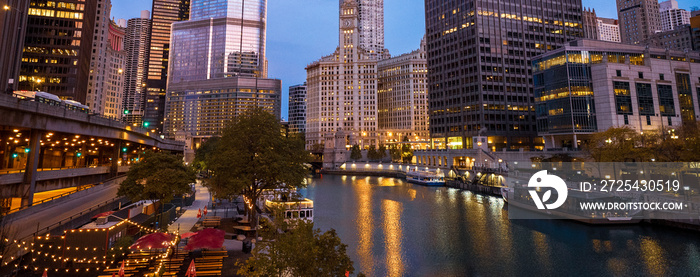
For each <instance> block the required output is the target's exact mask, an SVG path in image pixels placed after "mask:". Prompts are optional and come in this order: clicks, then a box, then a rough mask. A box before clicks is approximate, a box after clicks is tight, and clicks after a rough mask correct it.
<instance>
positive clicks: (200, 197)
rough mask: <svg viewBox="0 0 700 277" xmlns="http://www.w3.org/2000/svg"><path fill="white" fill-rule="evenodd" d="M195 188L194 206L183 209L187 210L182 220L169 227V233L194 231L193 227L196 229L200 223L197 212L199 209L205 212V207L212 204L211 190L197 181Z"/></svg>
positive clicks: (179, 219)
mask: <svg viewBox="0 0 700 277" xmlns="http://www.w3.org/2000/svg"><path fill="white" fill-rule="evenodd" d="M194 187H195V194H194V202H192V206H189V207H183V208H184V209H185V213H183V214H182V215H181V216H180V218H178V219H177V220H175V222H173V224H171V225H170V226H169V227H168V231H169V232H175V231H178V232H179V233H180V234H184V233H187V232H189V231H190V230H192V227H194V225H195V224H197V221H199V218H197V212H199V209H202V211H204V207H206V206H208V205H209V204H210V203H211V194H210V193H209V189H207V188H206V187H204V186H203V185H202V182H201V181H200V180H197V183H196V184H195V185H194Z"/></svg>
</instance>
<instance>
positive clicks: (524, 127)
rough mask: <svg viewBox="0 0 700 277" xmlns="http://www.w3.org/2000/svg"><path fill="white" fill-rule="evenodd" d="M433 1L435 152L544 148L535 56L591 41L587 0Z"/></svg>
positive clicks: (429, 21) (429, 22) (429, 15)
mask: <svg viewBox="0 0 700 277" xmlns="http://www.w3.org/2000/svg"><path fill="white" fill-rule="evenodd" d="M450 3H451V4H449V5H447V4H445V2H444V1H439V0H427V1H426V2H425V8H426V32H427V37H426V45H427V52H428V85H429V86H428V94H429V97H428V109H429V113H430V114H429V116H430V122H429V124H430V135H431V138H432V143H433V144H434V145H433V147H434V148H441V149H442V148H446V147H447V146H448V145H449V147H450V148H467V149H471V148H474V147H473V144H474V143H473V138H474V137H476V136H481V135H483V136H487V137H488V138H489V140H488V148H489V149H492V150H493V149H502V148H513V149H515V148H525V149H534V148H542V147H543V142H542V140H541V138H539V137H538V136H537V130H536V128H535V111H534V98H533V97H532V95H533V86H532V72H531V70H532V68H531V61H532V57H534V56H537V55H539V54H542V53H544V52H545V51H551V50H555V49H557V48H559V47H561V46H563V45H564V43H565V42H567V41H569V40H573V39H576V38H579V37H582V36H583V26H582V25H583V22H582V6H581V1H580V0H565V1H546V0H535V1H526V2H522V3H499V4H498V5H496V3H497V2H496V1H490V0H477V1H469V2H459V3H453V2H450Z"/></svg>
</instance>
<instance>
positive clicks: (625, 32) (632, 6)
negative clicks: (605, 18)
mask: <svg viewBox="0 0 700 277" xmlns="http://www.w3.org/2000/svg"><path fill="white" fill-rule="evenodd" d="M659 9H660V7H659V2H657V0H617V18H618V20H619V23H620V37H621V39H622V43H627V44H640V43H644V42H646V41H648V40H649V39H650V38H651V36H652V35H653V34H654V33H656V32H658V31H661V18H660V13H659Z"/></svg>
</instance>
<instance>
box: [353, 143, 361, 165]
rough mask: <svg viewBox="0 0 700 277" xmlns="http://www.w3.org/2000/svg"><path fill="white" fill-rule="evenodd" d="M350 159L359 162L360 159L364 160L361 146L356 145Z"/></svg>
mask: <svg viewBox="0 0 700 277" xmlns="http://www.w3.org/2000/svg"><path fill="white" fill-rule="evenodd" d="M350 159H351V160H353V161H357V160H359V159H362V150H360V146H359V145H357V144H355V145H353V146H352V148H351V149H350Z"/></svg>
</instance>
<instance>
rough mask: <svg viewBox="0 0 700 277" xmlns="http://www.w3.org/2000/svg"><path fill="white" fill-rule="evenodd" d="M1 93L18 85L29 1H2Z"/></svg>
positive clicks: (0, 23) (0, 36) (0, 22)
mask: <svg viewBox="0 0 700 277" xmlns="http://www.w3.org/2000/svg"><path fill="white" fill-rule="evenodd" d="M0 4H1V5H2V7H3V8H2V9H1V10H0V49H2V51H0V68H2V70H0V93H2V92H5V91H12V90H15V89H16V88H17V87H18V86H17V83H18V78H19V66H20V61H21V59H22V48H23V46H24V34H25V32H26V31H27V11H28V9H29V1H26V0H5V1H2V2H0Z"/></svg>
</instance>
